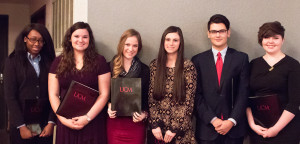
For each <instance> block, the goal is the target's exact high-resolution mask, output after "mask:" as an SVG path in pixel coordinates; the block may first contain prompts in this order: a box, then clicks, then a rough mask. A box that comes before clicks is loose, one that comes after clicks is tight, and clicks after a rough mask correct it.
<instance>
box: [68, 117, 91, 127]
mask: <svg viewBox="0 0 300 144" xmlns="http://www.w3.org/2000/svg"><path fill="white" fill-rule="evenodd" d="M72 123H73V124H74V125H77V126H79V127H78V128H79V129H82V128H83V127H84V126H86V125H87V124H88V123H89V121H88V120H87V117H86V115H83V116H78V117H74V118H72Z"/></svg>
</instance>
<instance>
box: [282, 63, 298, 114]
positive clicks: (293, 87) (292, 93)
mask: <svg viewBox="0 0 300 144" xmlns="http://www.w3.org/2000/svg"><path fill="white" fill-rule="evenodd" d="M299 82H300V64H299V62H297V61H296V62H295V63H293V66H291V71H290V72H289V74H288V104H287V105H286V107H285V110H287V111H289V112H291V113H293V114H296V113H298V112H299V105H300V98H299V96H300V84H299Z"/></svg>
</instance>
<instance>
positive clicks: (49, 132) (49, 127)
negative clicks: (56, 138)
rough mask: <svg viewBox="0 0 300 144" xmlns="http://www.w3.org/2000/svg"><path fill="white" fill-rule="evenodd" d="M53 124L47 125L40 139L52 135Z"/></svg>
mask: <svg viewBox="0 0 300 144" xmlns="http://www.w3.org/2000/svg"><path fill="white" fill-rule="evenodd" d="M53 128H54V123H48V124H47V125H46V126H45V127H44V129H43V131H42V132H41V134H40V137H49V136H51V135H52V134H53Z"/></svg>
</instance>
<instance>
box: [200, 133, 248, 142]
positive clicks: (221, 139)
mask: <svg viewBox="0 0 300 144" xmlns="http://www.w3.org/2000/svg"><path fill="white" fill-rule="evenodd" d="M243 141H244V137H241V138H231V137H229V136H226V135H225V136H223V135H219V136H218V137H217V138H216V139H215V140H198V144H243Z"/></svg>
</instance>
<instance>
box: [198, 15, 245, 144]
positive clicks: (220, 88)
mask: <svg viewBox="0 0 300 144" xmlns="http://www.w3.org/2000/svg"><path fill="white" fill-rule="evenodd" d="M207 27H208V31H207V35H208V38H209V39H210V41H211V44H212V48H211V49H209V50H207V51H205V52H203V53H200V54H197V55H195V56H194V57H193V58H192V61H193V63H194V64H195V67H196V69H197V73H198V79H197V91H196V98H195V110H196V115H197V121H196V135H195V136H196V138H197V141H198V143H200V144H242V143H243V139H244V135H245V134H246V130H247V121H246V113H245V110H246V105H247V97H248V81H249V60H248V55H247V54H245V53H242V52H238V51H236V50H235V49H232V48H229V47H228V45H227V39H228V38H229V37H230V29H229V27H230V22H229V21H228V19H227V18H226V17H225V16H223V15H220V14H216V15H213V16H212V17H211V18H210V20H209V22H208V25H207Z"/></svg>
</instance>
